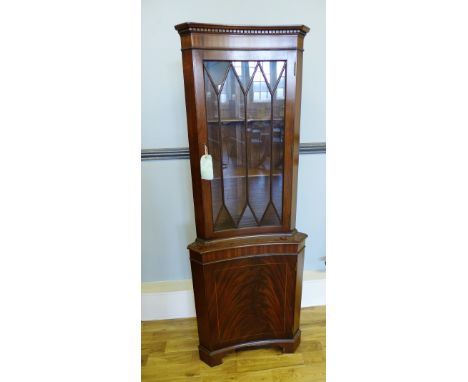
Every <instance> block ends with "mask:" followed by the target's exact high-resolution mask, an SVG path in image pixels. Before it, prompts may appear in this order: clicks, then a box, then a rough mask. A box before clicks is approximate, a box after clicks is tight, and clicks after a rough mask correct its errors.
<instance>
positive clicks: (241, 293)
mask: <svg viewBox="0 0 468 382" xmlns="http://www.w3.org/2000/svg"><path fill="white" fill-rule="evenodd" d="M306 237H307V236H306V235H305V234H303V233H298V232H295V233H293V234H292V235H288V236H282V235H265V236H258V237H254V238H236V239H231V240H218V241H210V242H205V243H203V242H197V241H196V242H194V243H192V244H191V245H189V250H190V260H191V265H192V277H193V285H194V292H195V306H196V310H197V320H198V334H199V338H200V358H201V359H202V360H204V361H205V362H206V363H208V364H209V365H210V366H214V365H217V364H219V363H221V362H222V361H221V359H222V356H223V355H224V354H226V353H229V352H230V351H233V350H236V349H240V348H249V347H258V346H278V347H281V348H283V351H285V352H293V351H294V350H295V349H296V347H297V346H298V345H299V342H300V330H299V313H300V308H301V294H302V272H303V264H304V240H305V238H306Z"/></svg>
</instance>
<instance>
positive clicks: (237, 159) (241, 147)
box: [220, 68, 247, 226]
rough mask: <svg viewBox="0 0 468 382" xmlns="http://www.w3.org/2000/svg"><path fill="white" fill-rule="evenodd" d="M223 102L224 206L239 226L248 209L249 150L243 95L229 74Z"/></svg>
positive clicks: (231, 71)
mask: <svg viewBox="0 0 468 382" xmlns="http://www.w3.org/2000/svg"><path fill="white" fill-rule="evenodd" d="M223 95H224V96H225V101H224V102H223V99H222V98H220V100H221V101H220V116H221V136H222V141H221V142H222V151H223V156H222V162H223V166H222V167H223V179H224V204H225V206H226V208H227V210H228V212H229V214H230V215H231V216H232V219H233V220H234V223H235V225H236V226H237V225H238V223H239V221H240V218H241V214H242V212H243V211H244V208H245V205H246V195H247V191H246V181H245V180H246V178H245V176H246V157H245V155H246V149H245V108H244V107H245V105H244V93H243V92H242V90H241V87H240V84H239V81H238V80H237V77H236V75H235V74H234V69H233V68H231V69H230V70H229V73H228V76H227V78H226V82H225V83H224V86H223V90H222V92H221V96H223Z"/></svg>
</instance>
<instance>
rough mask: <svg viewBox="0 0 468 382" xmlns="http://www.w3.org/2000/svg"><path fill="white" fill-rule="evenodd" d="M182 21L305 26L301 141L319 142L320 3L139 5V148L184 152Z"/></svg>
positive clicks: (209, 0) (174, 1) (182, 0)
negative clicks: (172, 149) (306, 33)
mask: <svg viewBox="0 0 468 382" xmlns="http://www.w3.org/2000/svg"><path fill="white" fill-rule="evenodd" d="M185 21H197V22H213V23H225V24H265V25H267V24H306V25H307V26H308V27H310V32H309V33H308V35H307V36H306V38H305V52H304V69H303V91H302V93H303V98H302V105H303V108H302V129H301V141H302V142H325V1H324V0H289V1H287V2H284V1H281V2H280V1H272V0H257V1H251V0H235V1H220V0H199V1H189V0H171V1H162V0H143V1H142V35H141V41H142V68H141V69H142V119H141V121H142V148H162V147H187V146H188V140H187V131H186V119H185V103H184V102H185V97H184V84H183V76H182V57H181V52H180V37H179V34H178V33H177V32H176V31H175V30H174V25H176V24H179V23H182V22H185Z"/></svg>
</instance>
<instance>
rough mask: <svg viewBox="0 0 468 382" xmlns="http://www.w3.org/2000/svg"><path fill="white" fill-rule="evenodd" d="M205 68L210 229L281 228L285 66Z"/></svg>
mask: <svg viewBox="0 0 468 382" xmlns="http://www.w3.org/2000/svg"><path fill="white" fill-rule="evenodd" d="M204 64H205V96H206V118H207V125H208V147H209V150H210V154H211V155H212V156H213V165H214V179H213V180H212V181H211V196H212V211H213V225H214V230H215V231H219V230H224V229H232V228H239V227H242V228H243V227H256V226H263V225H281V222H282V198H283V159H284V158H283V151H284V106H285V80H286V78H285V73H286V72H285V62H284V61H259V62H256V61H233V62H228V61H205V63H204Z"/></svg>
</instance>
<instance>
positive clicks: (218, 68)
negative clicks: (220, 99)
mask: <svg viewBox="0 0 468 382" xmlns="http://www.w3.org/2000/svg"><path fill="white" fill-rule="evenodd" d="M229 65H230V63H229V62H227V61H206V62H205V70H206V71H207V72H208V74H209V77H210V79H211V81H212V82H213V85H214V86H215V88H216V90H217V93H219V90H220V89H221V87H222V84H223V82H224V79H225V78H226V72H227V70H228V68H229Z"/></svg>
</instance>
